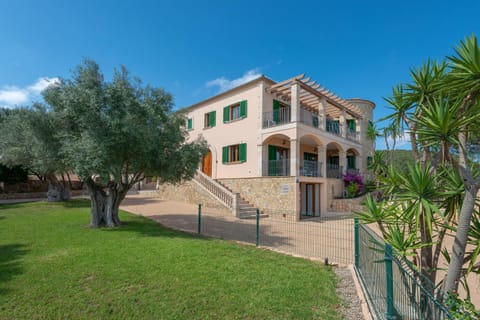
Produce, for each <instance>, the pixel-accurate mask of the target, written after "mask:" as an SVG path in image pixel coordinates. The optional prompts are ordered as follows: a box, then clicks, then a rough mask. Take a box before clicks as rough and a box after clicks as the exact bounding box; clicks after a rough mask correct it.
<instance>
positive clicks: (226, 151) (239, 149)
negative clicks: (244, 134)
mask: <svg viewBox="0 0 480 320" xmlns="http://www.w3.org/2000/svg"><path fill="white" fill-rule="evenodd" d="M246 161H247V144H246V143H241V144H235V145H231V146H225V147H223V148H222V163H240V162H246Z"/></svg>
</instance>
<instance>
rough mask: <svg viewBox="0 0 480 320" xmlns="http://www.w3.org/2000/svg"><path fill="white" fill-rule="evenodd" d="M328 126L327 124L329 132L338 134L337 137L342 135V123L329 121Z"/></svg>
mask: <svg viewBox="0 0 480 320" xmlns="http://www.w3.org/2000/svg"><path fill="white" fill-rule="evenodd" d="M326 124H327V132H330V133H333V134H336V135H337V136H341V135H342V130H341V126H340V122H339V121H338V120H332V119H327V121H326Z"/></svg>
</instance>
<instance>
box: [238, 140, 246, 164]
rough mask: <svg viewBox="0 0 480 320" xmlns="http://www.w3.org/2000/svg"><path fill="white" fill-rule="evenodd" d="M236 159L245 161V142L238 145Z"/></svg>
mask: <svg viewBox="0 0 480 320" xmlns="http://www.w3.org/2000/svg"><path fill="white" fill-rule="evenodd" d="M238 160H240V162H245V161H247V144H246V143H241V144H240V145H239V147H238Z"/></svg>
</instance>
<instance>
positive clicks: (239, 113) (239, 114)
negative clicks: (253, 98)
mask: <svg viewBox="0 0 480 320" xmlns="http://www.w3.org/2000/svg"><path fill="white" fill-rule="evenodd" d="M246 117H247V100H243V101H240V102H237V103H235V104H232V105H230V106H227V107H225V108H223V123H227V122H230V121H234V120H240V119H244V118H246Z"/></svg>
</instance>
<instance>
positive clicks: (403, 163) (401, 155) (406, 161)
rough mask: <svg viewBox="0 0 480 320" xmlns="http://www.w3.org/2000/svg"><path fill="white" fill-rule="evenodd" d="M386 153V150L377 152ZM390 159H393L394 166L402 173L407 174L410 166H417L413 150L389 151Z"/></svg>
mask: <svg viewBox="0 0 480 320" xmlns="http://www.w3.org/2000/svg"><path fill="white" fill-rule="evenodd" d="M377 151H383V152H386V150H377ZM388 157H389V158H390V157H393V165H394V166H395V168H396V169H397V170H399V171H401V172H407V170H408V165H414V164H415V158H414V157H413V153H412V151H411V150H395V151H391V150H390V151H388Z"/></svg>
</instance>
